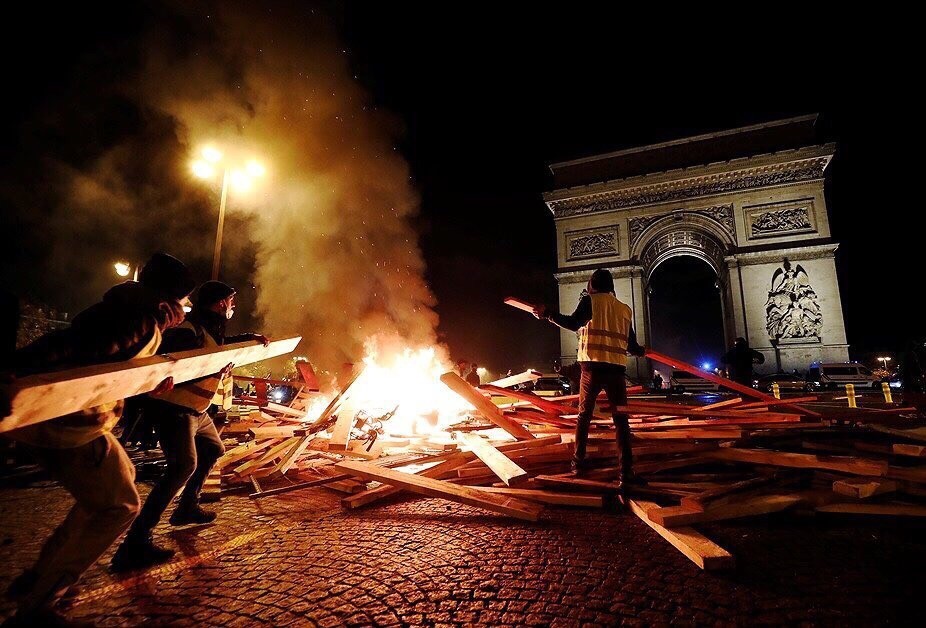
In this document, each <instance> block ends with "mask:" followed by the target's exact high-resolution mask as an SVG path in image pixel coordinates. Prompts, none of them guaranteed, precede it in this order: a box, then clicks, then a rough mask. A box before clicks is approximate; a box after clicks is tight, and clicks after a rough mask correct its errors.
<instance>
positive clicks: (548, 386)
mask: <svg viewBox="0 0 926 628" xmlns="http://www.w3.org/2000/svg"><path fill="white" fill-rule="evenodd" d="M515 388H517V389H520V390H529V391H530V392H532V393H534V394H535V395H539V396H541V397H561V396H563V395H571V394H573V391H572V387H571V386H570V385H569V379H568V378H566V377H563V376H562V375H556V374H553V375H543V376H541V377H540V378H538V379H537V380H536V381H534V382H525V383H524V384H522V385H521V386H516V387H515ZM576 392H578V391H576Z"/></svg>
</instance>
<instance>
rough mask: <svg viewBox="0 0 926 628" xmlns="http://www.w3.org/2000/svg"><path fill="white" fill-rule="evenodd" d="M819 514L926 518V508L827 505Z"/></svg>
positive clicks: (910, 506) (899, 505) (890, 505)
mask: <svg viewBox="0 0 926 628" xmlns="http://www.w3.org/2000/svg"><path fill="white" fill-rule="evenodd" d="M815 510H816V511H817V512H831V513H842V514H849V515H887V516H889V517H926V506H916V505H912V504H827V505H824V506H819V507H817V508H816V509H815Z"/></svg>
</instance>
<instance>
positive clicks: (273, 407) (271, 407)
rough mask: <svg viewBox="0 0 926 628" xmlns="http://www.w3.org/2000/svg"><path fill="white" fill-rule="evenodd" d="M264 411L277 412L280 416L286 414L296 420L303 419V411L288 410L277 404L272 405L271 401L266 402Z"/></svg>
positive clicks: (288, 408)
mask: <svg viewBox="0 0 926 628" xmlns="http://www.w3.org/2000/svg"><path fill="white" fill-rule="evenodd" d="M264 409H265V410H272V411H273V412H279V413H280V414H286V415H289V416H292V417H295V418H297V419H304V418H306V417H305V414H306V413H305V410H296V409H295V408H290V407H289V406H283V405H280V404H278V403H273V402H272V401H269V402H267V405H265V406H264Z"/></svg>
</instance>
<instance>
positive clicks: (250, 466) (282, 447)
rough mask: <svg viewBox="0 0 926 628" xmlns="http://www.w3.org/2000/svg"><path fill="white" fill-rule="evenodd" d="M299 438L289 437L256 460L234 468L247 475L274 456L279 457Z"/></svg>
mask: <svg viewBox="0 0 926 628" xmlns="http://www.w3.org/2000/svg"><path fill="white" fill-rule="evenodd" d="M297 440H298V437H297V438H287V439H286V440H284V441H283V442H281V443H278V444H276V445H274V446H273V447H271V448H270V449H269V450H267V452H266V453H264V454H263V455H262V456H260V457H259V458H257V459H256V460H251V461H250V462H246V463H244V464H243V465H241V466H240V467H237V468H236V469H235V470H234V472H235V474H236V475H241V476H244V475H247V474H248V473H249V472H253V471H255V470H257V469H259V468H260V467H262V466H264V465H265V464H267V463H268V462H270V461H271V460H273V459H274V458H277V457H278V456H280V455H281V454H282V453H283V452H284V451H286V450H287V449H289V448H290V447H292V446H293V445H294V444H295V443H296V441H297Z"/></svg>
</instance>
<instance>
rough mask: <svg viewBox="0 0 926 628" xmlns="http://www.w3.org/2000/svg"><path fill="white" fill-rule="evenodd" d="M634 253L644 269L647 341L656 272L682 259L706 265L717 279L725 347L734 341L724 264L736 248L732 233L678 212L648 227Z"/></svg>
mask: <svg viewBox="0 0 926 628" xmlns="http://www.w3.org/2000/svg"><path fill="white" fill-rule="evenodd" d="M635 244H636V248H635V250H634V252H635V253H636V254H637V255H636V257H637V259H639V262H640V265H641V266H642V281H643V289H644V294H645V295H646V298H645V299H644V300H643V307H644V321H645V328H644V331H645V333H644V334H643V335H644V336H645V337H646V338H653V332H654V329H653V316H652V308H651V301H650V289H649V284H650V279H651V278H652V276H653V273H654V272H655V271H656V269H657V268H658V267H659V266H660V265H661V264H663V263H664V262H666V261H668V260H670V259H673V258H676V257H680V256H689V257H693V258H696V259H699V260H701V261H702V262H704V263H706V264H707V265H708V266H709V267H710V268H711V269H712V270H713V271H714V275H715V276H716V279H717V287H718V289H719V292H720V311H721V317H722V320H721V321H719V322H720V325H721V326H722V328H723V336H724V346H727V345H729V344H730V342H731V341H732V336H731V335H732V334H733V333H734V330H733V329H732V326H731V325H728V324H727V323H728V320H729V317H728V316H727V312H729V311H730V307H731V304H730V298H729V291H728V290H727V286H728V284H729V278H728V274H729V271H728V269H727V264H726V262H725V261H724V260H725V258H726V256H727V254H728V252H729V251H730V249H731V248H732V246H733V242H732V240H731V238H730V236H729V234H727V233H725V231H724V230H723V229H722V225H716V224H711V220H710V219H704V218H703V217H702V216H699V215H697V214H692V213H691V212H675V213H674V214H673V215H672V216H670V217H667V218H665V219H663V220H658V221H654V222H653V223H652V224H651V225H649V226H647V228H646V229H644V230H643V231H642V232H641V233H640V234H639V238H638V240H637V242H636V243H635Z"/></svg>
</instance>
